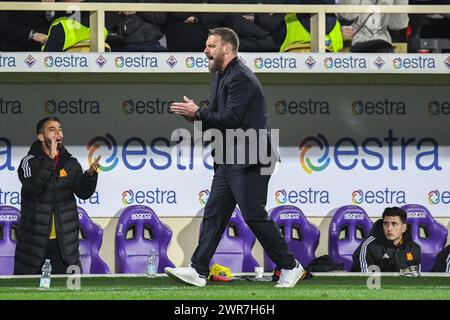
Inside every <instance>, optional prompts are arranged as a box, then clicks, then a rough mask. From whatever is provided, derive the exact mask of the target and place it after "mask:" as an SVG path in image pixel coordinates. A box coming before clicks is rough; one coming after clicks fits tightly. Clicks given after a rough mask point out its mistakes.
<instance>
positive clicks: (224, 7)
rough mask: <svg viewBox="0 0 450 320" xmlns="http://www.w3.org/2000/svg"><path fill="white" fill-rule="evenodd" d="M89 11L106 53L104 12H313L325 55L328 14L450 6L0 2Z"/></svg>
mask: <svg viewBox="0 0 450 320" xmlns="http://www.w3.org/2000/svg"><path fill="white" fill-rule="evenodd" d="M3 10H19V11H47V10H55V11H67V10H69V11H88V12H89V13H90V28H91V48H92V50H93V51H97V52H105V37H104V34H103V28H104V26H105V12H107V11H146V12H225V13H310V14H311V29H310V33H311V51H312V52H325V14H327V13H372V12H375V13H414V14H431V13H450V5H402V6H397V5H392V6H390V5H379V6H378V5H377V6H374V5H370V6H366V5H364V6H363V5H273V4H253V5H247V4H182V3H171V4H169V3H88V2H58V3H54V2H53V3H50V2H0V11H3Z"/></svg>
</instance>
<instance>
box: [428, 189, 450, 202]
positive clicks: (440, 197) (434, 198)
mask: <svg viewBox="0 0 450 320" xmlns="http://www.w3.org/2000/svg"><path fill="white" fill-rule="evenodd" d="M428 203H429V204H430V205H436V204H450V191H439V190H433V191H430V192H429V193H428Z"/></svg>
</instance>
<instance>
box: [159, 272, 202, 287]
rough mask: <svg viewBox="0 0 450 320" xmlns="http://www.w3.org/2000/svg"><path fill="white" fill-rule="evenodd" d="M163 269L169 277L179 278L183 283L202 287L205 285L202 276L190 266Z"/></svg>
mask: <svg viewBox="0 0 450 320" xmlns="http://www.w3.org/2000/svg"><path fill="white" fill-rule="evenodd" d="M164 271H165V272H166V273H167V275H168V276H169V277H171V278H172V279H175V280H180V281H182V282H184V283H187V284H190V285H193V286H197V287H204V286H205V285H206V279H205V278H204V277H202V276H201V275H200V274H198V272H197V271H196V270H195V269H194V268H192V267H183V268H170V267H166V268H164Z"/></svg>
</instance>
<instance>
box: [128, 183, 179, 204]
mask: <svg viewBox="0 0 450 320" xmlns="http://www.w3.org/2000/svg"><path fill="white" fill-rule="evenodd" d="M122 203H123V204H124V205H125V206H127V205H130V204H166V205H170V204H176V203H177V194H176V192H175V191H174V190H161V189H159V188H158V187H156V188H155V189H152V190H136V191H135V190H132V189H129V190H125V191H124V192H122Z"/></svg>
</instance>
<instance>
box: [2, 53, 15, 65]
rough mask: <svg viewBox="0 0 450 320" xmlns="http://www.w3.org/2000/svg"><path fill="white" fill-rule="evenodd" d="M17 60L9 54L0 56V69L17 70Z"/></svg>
mask: <svg viewBox="0 0 450 320" xmlns="http://www.w3.org/2000/svg"><path fill="white" fill-rule="evenodd" d="M15 67H16V58H15V57H14V56H10V55H7V54H4V53H3V54H0V68H15Z"/></svg>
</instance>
